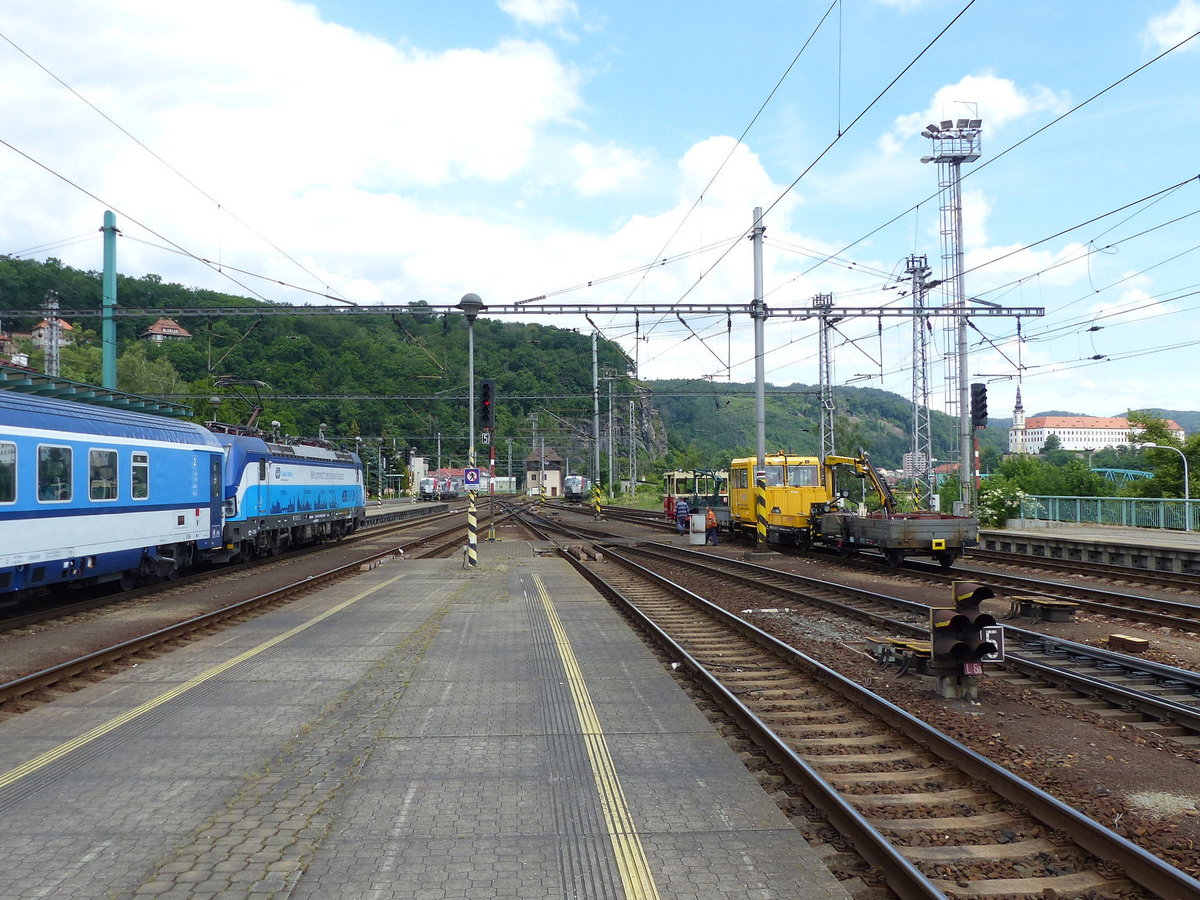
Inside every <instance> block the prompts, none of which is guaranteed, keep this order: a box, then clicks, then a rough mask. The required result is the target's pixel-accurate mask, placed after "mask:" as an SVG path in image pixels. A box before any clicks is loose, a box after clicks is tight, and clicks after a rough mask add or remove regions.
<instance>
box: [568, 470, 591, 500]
mask: <svg viewBox="0 0 1200 900" xmlns="http://www.w3.org/2000/svg"><path fill="white" fill-rule="evenodd" d="M591 492H592V483H591V482H590V481H589V480H588V479H587V478H586V477H585V476H583V475H568V476H567V477H566V478H564V479H563V497H565V498H566V500H567V502H568V503H585V502H587V500H588V498H589V497H590V496H591Z"/></svg>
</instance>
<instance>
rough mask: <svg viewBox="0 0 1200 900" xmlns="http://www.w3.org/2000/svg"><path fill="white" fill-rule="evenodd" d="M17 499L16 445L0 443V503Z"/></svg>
mask: <svg viewBox="0 0 1200 900" xmlns="http://www.w3.org/2000/svg"><path fill="white" fill-rule="evenodd" d="M16 499H17V445H16V444H10V443H8V442H7V441H0V503H14V502H16Z"/></svg>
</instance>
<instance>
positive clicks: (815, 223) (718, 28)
mask: <svg viewBox="0 0 1200 900" xmlns="http://www.w3.org/2000/svg"><path fill="white" fill-rule="evenodd" d="M960 13H961V15H960ZM956 16H957V17H958V18H957V20H955V19H956ZM823 17H824V19H823ZM951 23H953V24H951ZM943 30H945V33H944V34H942V35H941V36H940V37H939V34H940V33H941V32H943ZM1197 31H1200V0H1142V2H1137V3H1129V2H1124V0H1099V2H1091V3H1082V2H1075V3H1042V2H1033V0H1010V2H1004V3H1000V2H996V0H975V2H974V3H971V2H969V0H954V2H951V0H844V2H841V3H836V2H834V3H830V2H824V0H820V2H803V3H797V2H794V0H793V2H773V0H767V2H762V3H758V4H755V5H754V6H752V7H745V6H737V5H736V4H728V3H715V2H695V3H690V4H675V3H645V2H640V3H633V2H623V0H616V2H614V0H609V2H606V3H603V4H590V3H587V2H584V0H500V2H494V0H493V2H485V0H463V2H451V3H446V4H440V5H438V4H416V3H408V2H391V3H387V2H359V0H326V2H318V3H315V4H300V3H294V2H288V0H236V2H234V0H212V2H209V3H207V4H205V5H204V6H203V7H195V6H194V5H184V4H170V3H161V2H157V3H156V2H150V0H111V2H108V3H106V4H95V3H88V2H84V0H60V2H57V3H55V4H45V3H43V2H40V0H36V2H35V0H9V2H7V3H5V4H4V8H3V10H0V35H3V37H4V38H5V39H6V41H3V42H0V71H2V74H3V83H4V84H5V86H6V87H5V90H4V91H3V92H2V93H0V139H3V141H4V142H5V143H6V144H7V146H0V177H2V178H3V181H4V184H5V186H6V189H5V192H4V193H5V201H4V204H3V216H0V252H4V253H9V254H13V255H20V256H23V257H32V258H45V257H46V256H55V257H57V258H59V259H61V260H63V261H64V262H66V263H68V264H70V265H74V266H79V267H82V268H87V269H98V268H99V267H100V265H101V248H100V243H99V237H98V235H97V233H96V229H97V228H98V227H99V225H100V222H101V218H102V215H103V212H104V210H105V209H114V210H115V211H117V213H118V224H119V227H120V228H121V230H122V233H123V236H124V237H123V239H122V241H121V245H120V251H119V253H120V258H119V262H120V266H121V269H122V271H123V272H124V273H126V274H128V275H131V276H134V277H138V276H141V275H144V274H146V273H154V274H158V275H161V276H162V277H163V278H164V279H167V280H169V281H178V282H180V283H183V284H188V285H196V286H203V287H209V288H213V289H217V290H222V291H227V292H230V293H236V294H246V293H250V290H249V289H252V290H253V291H254V292H257V295H258V296H262V297H265V298H267V299H270V300H276V301H283V302H312V296H313V295H312V294H311V293H306V291H317V292H329V293H333V294H336V295H338V296H341V297H344V298H347V299H349V300H353V301H354V302H357V303H362V304H370V303H407V302H410V301H415V300H426V301H429V302H431V303H437V304H446V303H451V304H452V303H455V302H457V300H458V298H459V297H461V296H462V294H464V293H466V292H468V291H474V292H476V293H478V294H480V295H481V296H482V297H483V298H484V300H485V302H493V303H512V302H513V301H516V300H521V299H525V298H528V297H534V296H538V295H542V294H549V295H551V296H552V298H553V299H554V300H555V301H556V302H560V303H578V304H583V305H586V304H609V303H622V304H626V305H629V306H630V307H633V306H636V304H638V303H656V304H662V303H673V302H677V301H680V300H682V301H683V302H703V303H733V304H745V303H747V302H749V300H750V298H751V295H752V290H753V282H752V267H751V256H750V247H749V243H748V242H747V241H745V240H743V239H742V236H743V235H744V233H745V232H746V231H747V229H748V228H749V226H750V223H751V215H752V210H753V208H754V207H755V206H761V207H763V208H764V209H767V210H768V212H767V214H766V216H765V224H766V226H767V234H766V246H765V251H764V267H765V274H764V283H765V289H766V295H767V304H768V306H773V307H776V308H788V307H791V308H796V307H804V306H807V305H808V303H809V301H810V300H811V298H812V297H813V296H814V295H816V294H818V293H832V294H833V296H834V303H835V305H842V306H850V307H856V308H857V307H872V308H873V307H876V306H881V305H896V304H898V303H900V304H903V303H904V300H903V299H898V297H899V294H900V290H902V289H903V287H904V285H900V284H899V280H900V279H902V278H903V273H904V261H905V259H906V258H907V257H908V256H909V255H912V254H918V255H922V254H923V255H926V256H927V257H928V259H929V262H930V266H931V268H932V269H933V277H934V278H939V277H941V274H942V271H943V266H942V260H941V256H942V249H941V245H940V240H939V200H938V197H937V169H936V167H935V166H929V165H922V164H921V163H920V158H921V156H923V155H926V154H928V153H929V152H930V147H929V142H928V141H926V140H924V139H922V138H921V137H920V131H921V129H922V127H923V126H924V125H925V124H926V123H927V122H929V121H939V120H941V119H945V118H950V119H957V118H959V117H968V116H970V117H976V116H977V117H978V118H980V119H982V121H983V137H982V156H981V158H980V160H979V161H978V162H977V163H974V164H970V165H967V166H965V167H964V175H965V176H966V177H965V178H964V181H963V185H962V189H963V210H964V216H963V218H964V234H963V245H964V249H965V253H966V268H967V275H966V292H967V294H968V295H969V296H972V297H978V298H981V299H984V300H987V301H990V302H993V303H1000V304H1002V305H1005V306H1020V307H1028V306H1040V307H1044V308H1045V309H1046V313H1047V314H1046V316H1045V317H1044V318H1043V319H1040V320H1036V319H1025V320H1022V322H1021V323H1020V339H1018V337H1017V327H1016V323H1015V322H1013V321H1011V320H1004V319H992V318H987V319H985V318H976V319H975V320H973V323H974V325H975V327H976V328H977V329H978V331H972V332H971V335H972V337H971V354H970V359H971V361H970V365H969V371H970V379H971V380H972V381H975V380H980V381H985V382H987V383H988V384H989V393H990V408H991V411H992V413H993V414H994V415H997V416H1004V415H1008V414H1009V410H1010V409H1011V405H1012V399H1013V396H1014V394H1015V390H1016V386H1017V385H1018V383H1019V384H1020V385H1021V388H1022V394H1023V396H1024V400H1025V406H1026V410H1027V411H1028V412H1030V413H1032V412H1035V411H1039V410H1046V409H1065V410H1071V411H1077V412H1083V413H1090V414H1094V415H1119V414H1122V413H1123V412H1124V411H1125V410H1126V409H1129V408H1140V407H1165V408H1169V409H1200V375H1197V374H1196V373H1197V367H1196V366H1194V365H1192V364H1191V363H1192V360H1193V359H1194V357H1195V356H1196V354H1197V352H1198V351H1200V293H1196V292H1197V291H1198V290H1200V287H1198V282H1200V266H1198V260H1200V252H1198V250H1197V245H1200V215H1194V214H1195V213H1196V212H1197V210H1200V182H1198V181H1197V178H1196V176H1197V173H1198V172H1200V163H1198V162H1197V160H1198V159H1200V157H1198V156H1197V153H1196V146H1197V136H1200V88H1197V85H1200V38H1196V39H1193V40H1187V42H1186V43H1185V44H1184V45H1183V46H1181V47H1179V48H1178V49H1176V50H1173V51H1172V52H1170V53H1168V54H1167V55H1166V56H1165V57H1163V58H1162V59H1159V60H1157V61H1155V62H1152V63H1151V61H1152V60H1154V58H1155V57H1156V56H1158V55H1159V54H1161V53H1163V51H1165V50H1167V49H1168V48H1169V47H1171V46H1172V45H1174V44H1176V43H1178V42H1180V41H1184V40H1186V39H1188V38H1190V37H1191V36H1192V35H1193V34H1195V33H1196V32H1197ZM931 42H932V45H931V46H929V45H930V44H931ZM1147 63H1150V65H1148V66H1147V65H1146V64H1147ZM1142 66H1146V67H1145V68H1144V69H1142V70H1141V71H1137V70H1138V69H1139V67H1142ZM789 67H790V68H789ZM785 73H786V74H785ZM893 80H895V83H894V84H893V83H892V82H893ZM1096 94H1100V96H1099V97H1097V98H1096V99H1094V100H1092V101H1091V102H1090V103H1087V104H1086V105H1084V106H1082V108H1080V109H1077V110H1074V111H1072V110H1073V109H1074V108H1075V107H1076V106H1078V105H1079V104H1081V103H1083V102H1084V101H1087V100H1088V99H1089V98H1091V97H1093V96H1094V95H1096ZM81 98H82V99H81ZM84 100H86V101H87V102H84ZM1059 117H1063V118H1062V119H1061V121H1057V122H1055V120H1056V119H1058V118H1059ZM751 123H753V124H751ZM117 126H119V127H117ZM743 133H744V134H745V136H744V138H742V140H741V141H740V143H739V138H741V137H742V135H743ZM135 138H136V140H134V139H135ZM1174 185H1182V186H1180V187H1178V188H1177V189H1175V190H1173V191H1168V190H1167V189H1168V188H1171V187H1172V186H1174ZM1145 198H1148V199H1145ZM1139 201H1140V202H1139ZM1116 210H1121V211H1120V212H1118V213H1115V214H1114V211H1116ZM1193 216H1194V217H1193ZM1084 223H1090V224H1084ZM1080 226H1082V227H1080ZM180 250H182V251H185V252H179V251H180ZM660 255H661V256H662V257H665V258H666V262H665V263H664V264H656V263H660V262H661V260H660ZM830 257H833V259H830ZM197 258H201V259H208V260H214V261H219V262H220V263H222V264H224V265H226V266H232V267H236V268H238V269H243V270H246V271H248V272H251V273H256V274H258V275H262V276H264V278H263V279H256V278H253V277H250V276H238V280H239V281H240V282H241V284H240V285H239V284H238V283H235V282H233V281H231V280H230V278H229V277H228V275H229V273H228V271H227V270H225V271H217V269H216V267H214V266H206V265H203V264H202V263H200V262H198V261H197ZM621 273H627V274H624V275H622V277H619V278H611V277H610V276H615V275H619V274H621ZM277 282H283V284H279V283H277ZM589 282H591V283H592V284H591V286H590V287H588V286H587V285H588V283H589ZM242 285H245V288H244V287H243V286H242ZM898 285H899V287H898ZM291 286H295V287H291ZM1193 295H1194V296H1193ZM534 306H535V305H534ZM535 317H536V314H535V313H534V312H533V306H531V312H530V318H531V319H533V318H535ZM542 321H546V322H548V323H549V324H554V325H559V326H562V327H577V328H579V329H580V330H583V331H587V330H590V329H591V327H592V326H591V325H590V324H589V323H588V322H587V321H586V320H584V319H582V318H578V317H563V316H556V317H545V318H544V319H542ZM593 321H594V322H595V324H596V325H597V326H599V327H600V328H601V330H602V332H603V334H604V335H605V336H606V337H609V338H612V339H615V340H620V341H621V342H622V343H623V344H624V346H626V347H627V348H628V350H629V352H630V353H631V355H633V356H635V357H636V359H637V362H638V365H639V371H640V374H641V375H642V376H643V377H646V378H662V377H668V376H681V375H683V376H688V377H694V378H697V379H705V378H711V379H713V380H718V381H719V380H725V379H728V378H732V379H733V380H736V381H747V380H750V379H752V377H753V350H752V331H751V326H750V322H749V320H748V319H747V318H746V317H744V316H741V317H738V318H737V319H736V320H734V321H733V322H732V323H730V322H728V321H727V320H726V318H725V317H724V316H718V317H711V318H707V319H706V318H689V319H688V321H687V322H686V324H685V323H681V322H679V321H678V320H676V319H671V318H668V319H666V320H665V321H656V320H653V319H651V320H649V321H648V320H647V317H644V316H643V317H642V320H641V321H640V322H639V325H638V328H637V330H636V332H635V329H634V325H633V317H632V316H631V315H630V316H605V317H593ZM635 337H640V338H641V340H635ZM834 343H835V345H836V346H835V362H834V373H835V381H836V382H838V383H839V384H847V383H852V384H856V385H859V386H868V387H880V388H884V389H886V390H892V391H895V392H897V393H900V394H902V395H905V396H907V395H908V394H909V392H910V388H911V380H912V374H911V363H912V358H911V357H912V337H911V325H910V324H909V323H908V322H906V321H904V320H900V319H885V320H884V321H883V323H882V327H880V323H879V322H878V321H877V320H875V319H862V320H847V321H845V322H844V323H842V325H841V326H840V327H839V334H838V336H837V338H836V339H835V342H834ZM816 348H817V341H816V332H815V326H814V324H813V322H812V321H811V320H807V319H798V320H790V319H787V318H785V317H782V316H775V317H772V318H771V319H770V320H768V322H767V350H768V356H767V362H766V369H767V373H768V378H769V379H770V380H771V381H772V382H774V383H777V384H788V383H792V382H804V383H815V382H816V381H817V377H818V375H817V360H816ZM944 349H945V348H944V340H943V337H942V335H941V329H940V328H939V329H937V334H936V335H935V341H934V345H933V346H932V347H931V358H932V359H933V364H932V366H931V372H930V376H931V383H932V386H933V396H932V399H933V402H934V405H935V407H937V408H942V407H943V405H944V404H943V393H944V391H943V388H942V381H943V370H944V360H943V352H944ZM1093 357H1100V358H1099V359H1093ZM247 374H251V373H247Z"/></svg>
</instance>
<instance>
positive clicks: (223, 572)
mask: <svg viewBox="0 0 1200 900" xmlns="http://www.w3.org/2000/svg"><path fill="white" fill-rule="evenodd" d="M461 517H462V512H461V510H459V511H455V510H450V511H446V512H437V513H434V514H432V515H426V516H413V515H412V514H411V513H407V514H406V513H397V514H395V515H392V514H384V515H380V516H374V517H372V518H371V519H370V520H369V522H370V523H369V524H368V525H367V526H366V527H365V528H362V529H359V530H358V531H356V532H355V533H354V534H351V535H347V536H346V537H344V538H342V539H341V540H340V541H328V542H325V543H321V544H311V545H308V546H303V547H296V548H294V549H291V550H288V551H286V552H283V553H278V554H276V555H274V556H268V557H263V558H260V559H254V560H249V561H246V562H241V563H232V564H228V565H223V566H214V567H212V568H208V569H203V570H200V571H197V572H192V573H190V574H188V575H183V576H181V577H179V578H175V579H172V580H166V581H158V582H154V583H152V584H145V585H142V586H140V587H136V588H134V589H132V590H128V591H121V590H119V589H118V588H117V587H116V584H117V583H116V582H110V583H106V584H101V585H92V586H88V587H83V588H78V589H75V590H72V591H70V592H69V593H65V594H51V595H47V596H45V597H41V598H36V599H34V600H31V601H29V602H28V603H26V605H25V606H15V607H9V608H7V609H5V610H3V612H2V613H0V632H2V631H5V630H15V629H22V628H29V627H31V626H35V625H39V624H42V623H44V622H49V621H53V620H55V619H62V618H66V617H69V616H73V615H77V614H80V613H86V612H90V611H92V610H96V609H101V608H103V607H106V606H111V605H115V604H131V603H137V602H141V601H147V600H148V601H152V600H153V598H154V596H155V595H156V594H158V593H160V592H162V591H164V590H170V591H177V590H180V589H185V588H188V587H194V586H198V585H202V584H206V583H209V582H214V581H218V580H222V579H230V578H232V579H238V578H243V577H245V575H246V573H247V572H249V571H251V570H253V569H255V568H260V567H263V566H270V565H273V564H277V563H279V562H283V561H287V560H294V559H298V558H301V557H305V556H309V555H310V554H314V553H320V552H322V551H327V550H330V549H345V548H348V547H355V546H359V545H369V544H373V543H378V542H380V541H384V542H387V541H388V540H390V539H391V538H392V536H393V535H396V534H404V533H406V532H409V531H412V530H414V529H418V528H427V527H429V526H430V525H431V524H437V523H439V522H449V521H458V520H460V519H461ZM64 597H70V598H71V599H70V600H69V601H67V602H64V599H63V598H64Z"/></svg>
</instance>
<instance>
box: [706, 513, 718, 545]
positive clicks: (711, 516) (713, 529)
mask: <svg viewBox="0 0 1200 900" xmlns="http://www.w3.org/2000/svg"><path fill="white" fill-rule="evenodd" d="M704 532H705V536H706V537H707V538H708V543H710V544H712V545H713V546H714V547H715V546H717V514H716V513H715V512H713V508H712V507H711V506H710V507H709V508H708V512H706V513H705V514H704Z"/></svg>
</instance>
